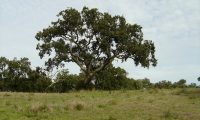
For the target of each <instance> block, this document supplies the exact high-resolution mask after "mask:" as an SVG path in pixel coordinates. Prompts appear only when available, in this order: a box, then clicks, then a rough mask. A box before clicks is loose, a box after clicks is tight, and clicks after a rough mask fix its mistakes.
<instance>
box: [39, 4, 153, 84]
mask: <svg viewBox="0 0 200 120" xmlns="http://www.w3.org/2000/svg"><path fill="white" fill-rule="evenodd" d="M57 16H58V20H57V21H55V22H52V23H51V25H50V26H49V27H47V28H44V29H43V30H42V31H39V32H38V33H37V34H36V36H35V37H36V39H37V40H38V41H39V42H38V45H37V50H39V56H40V57H41V58H43V57H44V56H45V55H48V56H49V59H48V60H47V61H46V62H45V65H46V66H47V70H50V69H52V68H54V67H59V66H63V65H64V63H66V62H74V63H76V64H77V65H78V66H79V67H80V69H81V70H82V71H83V72H84V75H85V77H84V83H89V82H91V80H92V78H93V77H94V76H95V74H96V73H97V72H99V71H102V70H103V69H105V68H106V67H107V66H108V65H109V64H111V63H112V62H113V60H114V59H115V58H116V59H120V60H121V61H122V62H124V61H126V60H127V59H132V60H133V61H134V63H135V65H136V66H137V65H141V66H142V67H147V68H148V67H149V66H150V65H153V66H156V64H157V60H156V58H155V55H154V53H155V46H154V43H153V42H152V41H151V40H144V39H143V32H142V27H141V26H140V25H137V24H130V23H127V22H126V19H125V18H124V17H123V16H119V15H115V16H112V15H110V14H109V13H101V12H99V11H98V9H96V8H93V9H89V8H87V7H84V8H83V9H82V11H80V12H79V11H78V10H76V9H73V8H68V9H66V10H63V11H61V12H60V13H59V14H58V15H57Z"/></svg>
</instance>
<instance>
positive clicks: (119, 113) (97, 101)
mask: <svg viewBox="0 0 200 120" xmlns="http://www.w3.org/2000/svg"><path fill="white" fill-rule="evenodd" d="M174 119H177V120H189V119H190V120H198V119H200V89H199V88H195V89H189V88H185V89H171V90H170V89H149V90H148V89H146V90H131V91H127V90H118V91H112V92H111V93H109V92H108V91H79V92H70V93H15V92H0V120H174Z"/></svg>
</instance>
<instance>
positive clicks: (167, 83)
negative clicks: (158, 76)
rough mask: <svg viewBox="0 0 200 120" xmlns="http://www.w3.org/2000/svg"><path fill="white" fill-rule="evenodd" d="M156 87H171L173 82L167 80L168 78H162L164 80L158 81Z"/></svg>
mask: <svg viewBox="0 0 200 120" xmlns="http://www.w3.org/2000/svg"><path fill="white" fill-rule="evenodd" d="M155 87H157V88H160V89H161V88H167V89H169V88H171V87H172V82H171V81H167V80H162V81H159V82H158V83H155Z"/></svg>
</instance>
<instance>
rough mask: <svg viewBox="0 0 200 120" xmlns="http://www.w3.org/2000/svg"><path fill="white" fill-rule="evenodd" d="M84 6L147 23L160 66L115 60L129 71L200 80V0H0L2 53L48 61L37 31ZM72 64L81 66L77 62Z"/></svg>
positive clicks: (137, 74)
mask: <svg viewBox="0 0 200 120" xmlns="http://www.w3.org/2000/svg"><path fill="white" fill-rule="evenodd" d="M83 6H87V7H89V8H98V9H99V11H100V12H109V13H110V14H112V15H123V16H124V17H125V18H126V20H127V22H128V23H131V24H139V25H141V26H142V27H143V33H144V39H147V40H152V41H153V42H154V44H155V46H156V53H155V54H156V58H157V59H158V65H157V66H156V67H150V68H149V69H147V68H142V67H141V66H137V67H136V66H135V65H134V62H133V61H131V60H128V61H127V62H126V63H121V62H120V61H115V62H114V65H115V66H119V67H122V68H124V69H125V70H126V71H127V72H128V76H129V77H132V78H135V79H142V78H149V79H150V80H151V82H158V81H161V80H169V81H172V82H176V81H178V80H180V79H186V80H187V83H188V84H189V83H192V82H195V83H197V84H200V82H198V81H197V78H198V77H199V76H200V0H151V1H150V0H0V56H4V57H7V58H9V59H13V58H14V57H17V58H20V57H28V58H29V60H30V61H31V63H32V67H36V66H44V60H41V59H40V57H39V56H38V51H36V45H37V40H36V39H35V35H36V33H37V32H38V31H41V30H42V29H43V28H46V27H48V26H49V25H50V23H51V22H52V21H55V20H56V19H57V17H56V15H57V14H58V13H59V11H61V10H64V9H67V8H69V7H72V8H76V9H78V10H79V11H80V10H81V9H82V8H83ZM66 68H68V69H69V71H70V72H71V73H73V74H76V73H77V74H78V73H79V72H80V70H79V67H78V66H77V65H75V64H74V63H68V64H67V65H66Z"/></svg>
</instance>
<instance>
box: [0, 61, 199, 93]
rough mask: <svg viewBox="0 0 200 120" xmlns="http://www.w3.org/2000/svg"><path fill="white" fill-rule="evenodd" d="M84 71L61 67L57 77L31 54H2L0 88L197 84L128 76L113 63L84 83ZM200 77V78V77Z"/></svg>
mask: <svg viewBox="0 0 200 120" xmlns="http://www.w3.org/2000/svg"><path fill="white" fill-rule="evenodd" d="M83 76H84V73H83V72H81V73H80V74H79V75H77V74H70V73H69V71H68V70H67V69H63V70H61V71H59V72H58V73H57V75H56V77H55V78H54V79H52V78H50V77H49V76H48V75H47V71H45V70H44V69H42V68H40V67H36V68H31V63H30V61H29V59H28V58H21V59H16V58H14V59H13V60H9V59H7V58H5V57H0V91H16V92H67V91H73V90H80V89H96V90H119V89H127V90H139V89H144V88H145V89H148V88H160V89H162V88H165V89H171V88H184V87H197V85H196V84H195V83H191V84H190V85H187V84H186V80H184V79H181V80H179V81H178V82H174V83H172V82H171V81H167V80H162V81H159V82H157V83H151V82H150V80H149V79H148V78H144V79H138V80H135V79H133V78H128V77H127V72H126V71H125V70H124V69H122V68H120V67H114V66H113V65H112V64H110V65H109V66H108V67H107V68H106V69H104V70H103V71H101V72H98V74H96V75H95V76H94V77H93V80H92V81H91V82H90V84H88V85H87V86H84V84H83V82H84V81H83ZM198 80H199V79H198Z"/></svg>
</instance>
